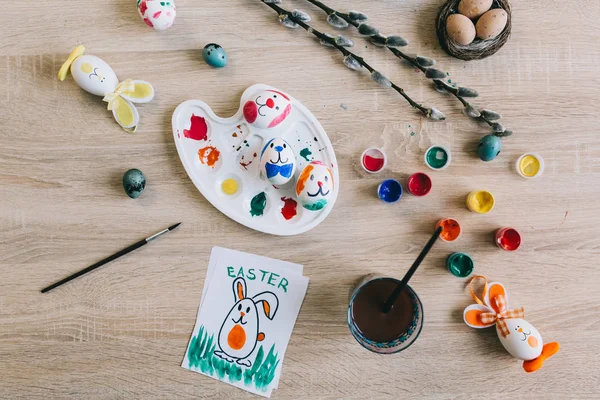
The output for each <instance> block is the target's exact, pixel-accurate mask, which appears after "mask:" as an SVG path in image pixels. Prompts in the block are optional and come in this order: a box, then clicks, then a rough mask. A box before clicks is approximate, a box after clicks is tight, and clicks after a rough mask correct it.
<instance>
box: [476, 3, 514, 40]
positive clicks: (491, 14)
mask: <svg viewBox="0 0 600 400" xmlns="http://www.w3.org/2000/svg"><path fill="white" fill-rule="evenodd" d="M507 22H508V14H507V13H506V11H504V10H503V9H501V8H495V9H493V10H490V11H488V12H486V13H485V14H483V15H482V16H481V18H479V21H477V37H478V38H479V39H483V40H489V39H493V38H495V37H496V36H498V35H499V34H501V33H502V31H503V30H504V28H505V27H506V23H507Z"/></svg>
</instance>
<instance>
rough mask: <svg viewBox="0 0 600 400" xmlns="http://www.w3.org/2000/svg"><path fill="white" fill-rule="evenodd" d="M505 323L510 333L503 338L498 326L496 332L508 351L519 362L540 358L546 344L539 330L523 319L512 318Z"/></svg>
mask: <svg viewBox="0 0 600 400" xmlns="http://www.w3.org/2000/svg"><path fill="white" fill-rule="evenodd" d="M504 321H505V322H506V327H507V328H508V331H509V332H510V333H509V334H508V335H507V336H506V337H503V336H502V334H501V332H500V328H498V326H496V331H497V333H498V338H499V339H500V342H502V345H503V346H504V348H505V349H506V351H508V352H509V353H510V354H511V355H512V356H513V357H515V358H518V359H519V360H533V359H534V358H537V357H539V355H540V354H541V353H542V348H543V347H544V342H543V341H542V336H541V335H540V333H539V332H538V330H537V329H535V327H534V326H533V325H531V324H530V323H529V322H527V321H525V320H524V319H522V318H510V319H505V320H504Z"/></svg>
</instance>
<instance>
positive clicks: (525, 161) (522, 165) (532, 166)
mask: <svg viewBox="0 0 600 400" xmlns="http://www.w3.org/2000/svg"><path fill="white" fill-rule="evenodd" d="M516 168H517V172H518V173H519V175H521V176H522V177H523V178H528V179H530V178H535V177H536V176H539V175H541V174H542V172H544V159H543V158H542V157H540V156H539V155H537V154H533V153H526V154H523V155H522V156H521V157H519V159H518V160H517V163H516Z"/></svg>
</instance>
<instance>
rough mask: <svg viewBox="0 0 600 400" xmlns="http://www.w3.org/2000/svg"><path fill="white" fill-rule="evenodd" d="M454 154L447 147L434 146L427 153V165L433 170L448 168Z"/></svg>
mask: <svg viewBox="0 0 600 400" xmlns="http://www.w3.org/2000/svg"><path fill="white" fill-rule="evenodd" d="M451 161H452V154H451V153H450V150H448V148H447V147H444V146H438V145H433V146H431V147H430V148H428V149H427V151H426V152H425V164H427V166H428V167H429V168H431V169H433V170H440V169H444V168H448V166H449V165H450V162H451Z"/></svg>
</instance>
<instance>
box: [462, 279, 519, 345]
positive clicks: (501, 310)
mask: <svg viewBox="0 0 600 400" xmlns="http://www.w3.org/2000/svg"><path fill="white" fill-rule="evenodd" d="M478 278H481V279H484V280H485V285H484V286H483V293H482V295H481V297H482V298H485V294H486V293H487V290H488V282H487V279H486V278H485V277H483V276H481V275H477V276H474V277H473V279H471V282H470V283H469V290H470V291H471V296H473V298H474V299H475V301H476V302H477V303H478V304H481V305H483V306H486V307H489V308H491V310H492V311H491V312H483V313H481V314H480V316H479V318H480V320H481V322H482V323H484V324H493V323H496V325H498V329H500V333H501V334H502V337H507V336H508V335H509V334H510V330H509V329H508V326H506V321H505V320H506V319H511V318H525V309H524V308H523V307H521V308H517V309H507V305H506V297H505V296H504V295H503V294H499V295H496V296H494V297H493V298H491V299H490V303H493V304H485V303H484V302H483V301H481V300H480V299H479V297H477V295H476V294H475V292H474V291H473V289H472V288H471V285H472V284H473V281H474V280H475V279H478ZM494 306H495V307H494ZM495 310H498V311H497V312H496V311H495Z"/></svg>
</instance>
